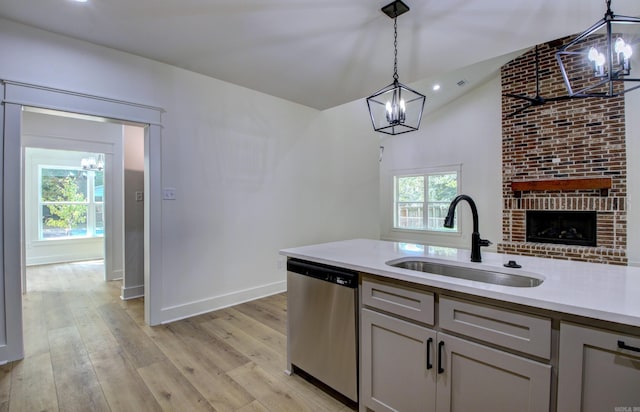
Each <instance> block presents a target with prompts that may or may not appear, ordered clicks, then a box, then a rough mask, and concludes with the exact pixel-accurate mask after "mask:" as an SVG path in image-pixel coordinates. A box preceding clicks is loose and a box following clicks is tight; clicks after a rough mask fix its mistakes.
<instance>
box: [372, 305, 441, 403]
mask: <svg viewBox="0 0 640 412" xmlns="http://www.w3.org/2000/svg"><path fill="white" fill-rule="evenodd" d="M360 321H361V327H362V333H361V336H362V341H361V362H360V366H361V375H360V376H361V378H360V385H361V392H360V393H361V399H360V402H361V406H366V407H367V408H369V409H371V410H374V411H402V412H412V411H421V412H425V411H433V410H434V406H435V394H436V373H435V371H436V364H435V361H436V358H435V355H436V352H435V351H436V332H434V331H433V330H430V329H427V328H424V327H422V326H418V325H414V324H412V323H409V322H405V321H403V320H400V319H396V318H393V317H390V316H387V315H384V314H382V313H378V312H373V311H371V310H368V309H362V311H361V318H360ZM427 352H429V353H428V355H429V358H427ZM361 409H362V408H361Z"/></svg>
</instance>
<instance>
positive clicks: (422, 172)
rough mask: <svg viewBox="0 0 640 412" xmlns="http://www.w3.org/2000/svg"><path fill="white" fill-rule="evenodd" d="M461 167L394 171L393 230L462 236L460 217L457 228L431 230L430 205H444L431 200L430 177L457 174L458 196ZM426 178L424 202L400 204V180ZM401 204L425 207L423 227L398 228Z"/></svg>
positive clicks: (392, 175)
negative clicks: (404, 178) (417, 204)
mask: <svg viewBox="0 0 640 412" xmlns="http://www.w3.org/2000/svg"><path fill="white" fill-rule="evenodd" d="M461 169H462V168H461V165H448V166H440V167H433V168H428V169H419V170H415V169H414V170H394V171H393V172H392V173H391V197H392V199H391V215H392V216H391V220H392V221H391V230H392V231H397V232H406V233H429V234H438V235H452V234H453V235H459V234H460V220H459V218H458V216H456V219H455V226H454V228H453V229H446V230H433V229H429V226H428V223H429V219H430V218H429V213H428V212H429V205H430V204H433V203H442V202H437V201H430V200H429V176H437V175H446V174H455V176H456V183H457V187H456V196H457V195H459V194H460V193H461V186H462V185H461ZM417 176H422V177H424V186H423V191H424V192H423V193H424V199H423V201H422V202H399V201H398V179H399V178H403V177H417ZM452 200H453V199H452ZM399 203H422V207H423V210H424V212H423V216H422V219H423V227H422V228H419V229H414V228H409V227H401V226H398V210H399V208H398V204H399Z"/></svg>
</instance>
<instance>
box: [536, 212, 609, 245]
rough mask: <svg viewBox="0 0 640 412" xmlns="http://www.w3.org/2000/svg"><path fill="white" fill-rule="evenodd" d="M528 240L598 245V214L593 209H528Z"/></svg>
mask: <svg viewBox="0 0 640 412" xmlns="http://www.w3.org/2000/svg"><path fill="white" fill-rule="evenodd" d="M526 227H527V232H526V240H527V242H537V243H555V244H564V245H577V246H597V242H596V228H597V214H596V212H593V211H588V212H576V211H547V210H528V211H527V213H526Z"/></svg>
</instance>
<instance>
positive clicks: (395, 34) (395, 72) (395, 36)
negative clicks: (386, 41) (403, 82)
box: [393, 16, 398, 83]
mask: <svg viewBox="0 0 640 412" xmlns="http://www.w3.org/2000/svg"><path fill="white" fill-rule="evenodd" d="M393 81H394V83H397V82H398V16H396V17H394V18H393Z"/></svg>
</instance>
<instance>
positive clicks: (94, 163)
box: [80, 153, 104, 172]
mask: <svg viewBox="0 0 640 412" xmlns="http://www.w3.org/2000/svg"><path fill="white" fill-rule="evenodd" d="M80 166H81V167H82V170H87V171H89V170H93V171H96V170H97V171H100V172H101V171H102V169H104V155H103V154H102V153H100V154H99V155H98V159H97V160H96V158H95V157H93V156H90V157H85V158H84V159H82V161H81V162H80Z"/></svg>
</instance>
